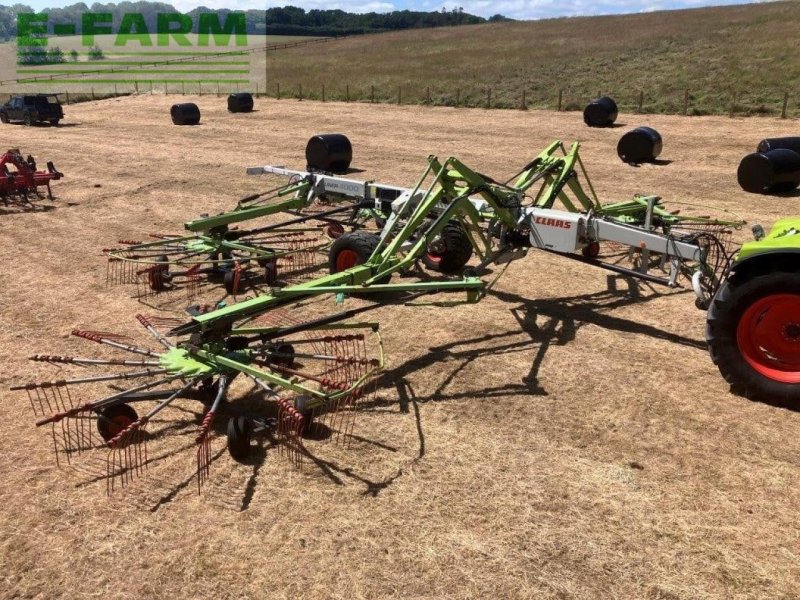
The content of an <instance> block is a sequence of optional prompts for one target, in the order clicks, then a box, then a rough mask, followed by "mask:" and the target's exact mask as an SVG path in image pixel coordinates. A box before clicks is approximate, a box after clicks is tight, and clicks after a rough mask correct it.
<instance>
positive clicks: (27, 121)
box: [22, 113, 33, 127]
mask: <svg viewBox="0 0 800 600" xmlns="http://www.w3.org/2000/svg"><path fill="white" fill-rule="evenodd" d="M22 122H23V123H25V125H26V126H28V127H31V126H32V125H33V117H32V116H31V115H30V113H25V114H24V115H22Z"/></svg>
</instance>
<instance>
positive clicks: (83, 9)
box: [0, 2, 506, 40]
mask: <svg viewBox="0 0 800 600" xmlns="http://www.w3.org/2000/svg"><path fill="white" fill-rule="evenodd" d="M21 12H24V13H32V12H36V11H34V10H33V9H32V8H31V7H30V6H27V5H24V4H15V5H13V6H0V39H5V40H8V39H11V38H13V37H14V36H15V35H16V15H17V14H18V13H21ZM41 12H44V13H47V15H48V24H49V26H50V27H51V28H52V26H53V25H58V24H70V25H75V26H76V28H77V32H78V33H80V31H81V16H82V15H83V14H84V13H87V12H94V13H111V15H112V16H113V24H114V25H113V26H114V31H116V30H117V29H116V27H118V26H119V24H120V22H121V20H122V17H123V15H125V14H127V13H137V14H140V15H142V17H143V18H144V21H145V23H146V24H147V28H148V30H149V31H150V32H155V31H156V24H157V15H158V14H159V13H162V14H163V13H177V12H179V11H178V10H177V9H176V8H175V7H174V6H172V5H171V4H166V3H163V2H120V3H119V4H114V3H108V4H102V3H99V2H95V3H93V4H92V5H91V6H89V5H87V4H85V3H84V2H78V3H76V4H72V5H70V6H65V7H64V8H46V9H44V10H42V11H41ZM231 12H233V11H231V10H228V9H219V10H214V9H210V8H205V7H199V8H195V9H194V10H191V11H189V12H188V13H185V14H187V15H189V16H190V17H192V22H193V24H194V27H195V32H196V27H197V25H198V18H197V17H198V15H199V14H202V13H216V14H217V15H218V16H219V19H220V22H221V23H224V21H225V18H226V16H227V15H228V14H229V13H231ZM500 20H506V18H505V17H503V16H502V15H495V16H493V17H491V18H489V19H484V18H483V17H478V16H475V15H471V14H469V13H466V12H464V10H463V9H462V8H455V9H452V10H444V9H442V10H441V11H438V12H423V11H411V10H399V11H394V12H390V13H374V12H371V13H364V14H353V13H348V12H345V11H343V10H317V9H313V10H308V11H306V10H304V9H302V8H298V7H296V6H284V7H276V8H268V9H267V10H266V11H264V10H248V11H245V21H246V24H247V33H248V34H253V35H263V34H270V35H318V36H332V35H353V34H360V33H376V32H381V31H393V30H400V29H416V28H427V27H445V26H455V25H474V24H478V23H486V22H487V21H490V22H492V21H500Z"/></svg>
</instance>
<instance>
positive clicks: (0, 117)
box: [0, 112, 8, 123]
mask: <svg viewBox="0 0 800 600" xmlns="http://www.w3.org/2000/svg"><path fill="white" fill-rule="evenodd" d="M0 123H8V115H7V114H6V113H4V112H0Z"/></svg>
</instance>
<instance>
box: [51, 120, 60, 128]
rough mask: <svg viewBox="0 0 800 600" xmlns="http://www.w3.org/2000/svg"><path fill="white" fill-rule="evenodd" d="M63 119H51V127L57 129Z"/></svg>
mask: <svg viewBox="0 0 800 600" xmlns="http://www.w3.org/2000/svg"><path fill="white" fill-rule="evenodd" d="M60 120H61V119H50V125H52V126H53V127H55V126H56V125H58V122H59V121H60Z"/></svg>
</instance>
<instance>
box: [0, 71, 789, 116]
mask: <svg viewBox="0 0 800 600" xmlns="http://www.w3.org/2000/svg"><path fill="white" fill-rule="evenodd" d="M81 83H82V86H81V87H82V89H80V90H74V91H73V90H66V91H61V92H57V90H53V89H48V90H45V89H43V88H41V86H36V87H37V89H36V90H35V91H34V90H31V89H30V88H28V89H19V90H17V91H12V90H11V89H8V91H6V93H4V94H0V100H2V101H3V102H5V101H6V100H7V99H8V98H9V97H10V96H11V95H14V94H15V93H38V92H46V93H59V94H60V96H61V100H62V102H63V103H64V104H75V103H78V102H87V101H92V100H102V99H106V98H116V97H121V96H130V95H136V94H161V95H170V96H172V95H175V96H186V95H192V96H217V97H221V96H227V95H228V94H230V93H235V92H249V93H251V94H253V95H254V96H256V97H262V98H263V97H267V98H274V99H277V100H295V101H304V100H305V101H309V100H310V101H318V102H360V103H374V104H397V105H425V106H434V107H435V106H448V107H465V108H485V109H511V110H527V109H545V110H556V111H577V110H581V111H582V110H583V109H584V108H585V107H586V105H587V104H588V103H589V102H590V101H591V100H593V99H595V98H597V97H599V96H602V95H608V96H611V97H612V98H614V100H615V101H616V103H617V106H618V107H619V109H620V111H621V112H628V113H641V114H674V115H688V116H697V115H712V114H716V115H720V114H723V115H724V114H727V115H729V116H731V117H741V116H755V115H763V116H775V117H781V118H784V119H787V118H798V117H800V93H794V94H792V93H790V92H788V91H781V90H761V91H749V92H747V93H738V92H729V91H723V92H716V93H714V92H692V91H691V90H671V91H663V90H662V91H659V92H658V93H648V92H646V91H644V90H596V91H594V92H592V91H588V90H575V89H570V88H563V89H558V90H552V91H551V92H549V93H543V91H542V90H536V89H530V90H529V89H522V90H518V91H515V90H509V89H508V88H492V87H464V88H455V89H447V90H437V89H434V88H431V87H425V88H422V89H420V88H419V87H416V86H411V85H406V86H402V85H398V86H396V87H391V88H389V87H386V86H383V87H379V86H375V85H370V86H350V85H349V84H344V85H338V86H335V87H331V86H326V85H321V84H317V85H313V84H312V85H309V84H304V83H291V84H286V83H281V82H278V81H276V82H268V83H267V84H266V85H265V83H264V82H263V81H261V82H237V83H235V84H233V83H225V82H216V83H213V82H212V83H203V82H198V81H192V80H184V81H180V80H178V81H167V82H164V81H163V80H162V81H156V80H138V81H134V82H124V83H113V84H112V83H108V82H104V83H102V84H99V85H96V86H95V85H91V83H92V82H91V81H90V80H89V81H84V82H81Z"/></svg>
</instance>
